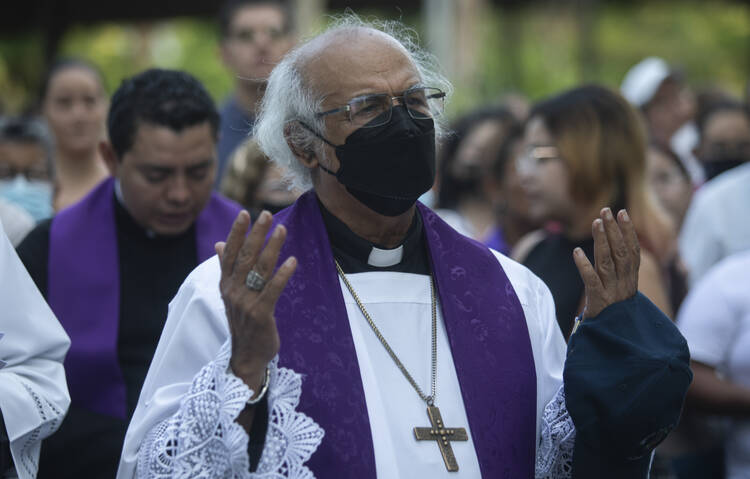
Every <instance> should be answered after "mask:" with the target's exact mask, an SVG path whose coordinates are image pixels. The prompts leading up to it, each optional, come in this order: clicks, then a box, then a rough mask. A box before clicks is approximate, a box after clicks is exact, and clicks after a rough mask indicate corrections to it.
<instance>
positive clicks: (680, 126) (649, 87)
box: [620, 57, 704, 185]
mask: <svg viewBox="0 0 750 479" xmlns="http://www.w3.org/2000/svg"><path fill="white" fill-rule="evenodd" d="M620 91H621V92H622V95H623V96H624V97H625V98H626V99H627V100H628V101H629V102H630V103H631V104H632V105H634V106H635V107H637V108H639V109H640V110H641V112H642V113H643V116H644V118H645V120H646V125H647V128H648V134H649V136H650V138H651V141H653V142H656V143H658V144H660V145H662V146H663V147H664V148H669V149H671V150H672V151H674V152H675V153H677V155H678V156H679V157H680V160H681V161H682V162H683V164H684V165H685V168H686V169H687V170H688V172H689V173H690V177H691V179H692V181H693V183H694V184H696V185H700V184H701V183H703V181H704V178H703V171H702V169H701V168H700V165H699V164H698V162H697V160H696V158H695V157H694V156H693V149H694V148H695V146H696V144H697V141H698V140H697V137H698V134H697V132H696V128H695V124H694V123H693V119H694V117H695V112H696V100H695V95H694V94H693V91H692V90H691V89H690V88H689V86H688V84H687V82H686V81H685V78H684V75H683V74H682V73H681V72H679V71H677V70H675V69H674V68H672V67H671V66H670V65H669V64H667V62H666V61H664V60H663V59H661V58H658V57H648V58H645V59H644V60H642V61H640V62H639V63H637V64H636V65H634V66H633V67H632V68H631V69H630V70H628V72H627V73H626V74H625V77H624V78H623V81H622V85H621V86H620Z"/></svg>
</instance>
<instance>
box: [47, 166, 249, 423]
mask: <svg viewBox="0 0 750 479" xmlns="http://www.w3.org/2000/svg"><path fill="white" fill-rule="evenodd" d="M114 201H115V197H114V180H113V179H111V178H109V179H107V180H104V181H103V182H102V183H100V184H99V186H97V187H96V188H94V190H92V191H91V193H89V194H88V195H87V196H86V197H85V198H84V199H83V200H81V201H80V202H78V203H76V204H75V205H73V206H71V207H69V208H67V209H65V210H63V211H61V212H60V213H58V214H57V216H55V217H54V219H53V220H52V227H51V231H50V247H49V279H48V285H47V288H48V300H49V304H50V307H51V308H52V311H54V312H55V315H57V318H58V319H59V320H60V323H62V325H63V327H64V328H65V331H66V332H67V333H68V335H69V336H70V340H71V346H70V350H69V351H68V355H67V356H66V358H65V373H66V375H67V379H68V387H69V389H70V397H71V399H72V401H73V403H77V404H78V405H80V406H83V407H85V408H86V409H89V410H91V411H94V412H97V413H100V414H106V415H109V416H113V417H117V418H120V419H125V416H126V404H125V401H126V396H125V394H126V392H125V383H124V380H123V376H122V371H121V370H120V365H119V362H118V358H117V331H118V326H119V317H120V299H121V298H120V273H119V272H120V267H119V260H118V244H117V232H116V225H115V213H114ZM239 211H240V207H239V206H238V205H236V204H235V203H232V202H230V201H228V200H226V199H224V198H222V197H220V196H217V195H215V194H214V195H212V196H211V199H210V200H209V202H208V204H207V205H206V207H205V208H204V209H203V211H202V212H201V214H200V215H199V216H198V218H197V220H196V223H195V224H196V227H195V231H196V245H197V252H198V258H197V260H198V262H199V263H200V262H202V261H204V260H206V259H208V258H209V257H210V256H212V255H213V254H214V243H215V242H216V241H221V240H224V239H226V237H227V234H229V230H230V229H231V226H232V222H233V221H234V218H235V217H236V215H237V213H239ZM122 247H125V248H127V245H122ZM154 274H159V272H158V271H154ZM129 300H132V301H137V300H138V298H129Z"/></svg>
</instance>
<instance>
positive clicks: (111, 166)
mask: <svg viewBox="0 0 750 479" xmlns="http://www.w3.org/2000/svg"><path fill="white" fill-rule="evenodd" d="M99 154H101V155H102V159H103V160H104V164H105V165H107V170H109V174H110V175H112V176H113V177H117V170H118V168H119V167H120V160H119V159H118V158H117V153H115V150H114V148H112V144H111V143H110V142H108V141H100V142H99Z"/></svg>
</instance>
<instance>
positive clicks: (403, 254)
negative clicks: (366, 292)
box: [318, 200, 430, 274]
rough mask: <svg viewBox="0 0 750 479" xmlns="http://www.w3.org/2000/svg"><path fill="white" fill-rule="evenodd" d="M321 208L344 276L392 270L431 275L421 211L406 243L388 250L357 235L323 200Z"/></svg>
mask: <svg viewBox="0 0 750 479" xmlns="http://www.w3.org/2000/svg"><path fill="white" fill-rule="evenodd" d="M318 205H319V206H320V212H321V214H322V215H323V223H324V224H325V228H326V231H327V232H328V238H329V239H330V241H331V247H332V249H333V257H334V258H336V261H338V262H339V264H340V265H341V269H343V270H344V273H347V274H353V273H364V272H368V271H391V272H397V273H416V274H430V266H429V260H428V257H427V247H426V245H425V240H424V235H423V230H424V228H422V217H421V216H420V215H419V211H417V212H416V213H415V214H414V219H413V220H412V223H411V226H409V230H408V231H407V233H406V237H405V238H404V241H403V243H401V244H400V245H399V246H397V247H396V248H385V247H383V246H381V245H376V244H373V243H370V242H369V241H367V240H366V239H363V238H360V237H359V236H357V234H356V233H354V232H353V231H352V230H351V229H349V227H348V226H346V224H344V222H343V221H341V220H340V219H338V218H336V217H335V216H333V214H332V213H331V212H330V211H328V210H327V209H326V207H325V206H323V203H321V201H320V200H318Z"/></svg>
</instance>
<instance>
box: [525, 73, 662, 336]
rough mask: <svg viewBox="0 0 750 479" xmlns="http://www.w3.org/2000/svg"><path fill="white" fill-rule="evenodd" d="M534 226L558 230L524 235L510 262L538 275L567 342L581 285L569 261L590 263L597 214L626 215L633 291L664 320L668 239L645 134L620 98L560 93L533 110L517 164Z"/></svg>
mask: <svg viewBox="0 0 750 479" xmlns="http://www.w3.org/2000/svg"><path fill="white" fill-rule="evenodd" d="M518 170H519V174H520V175H521V182H522V184H523V185H524V189H525V191H526V194H527V198H528V201H529V215H530V216H531V218H532V219H533V220H535V221H539V222H543V223H550V222H554V223H555V224H557V225H558V226H559V231H556V232H554V233H553V232H550V231H542V232H535V233H530V235H529V236H527V237H526V238H524V239H523V240H521V241H520V242H519V245H518V246H517V248H516V250H515V252H514V256H515V257H516V259H517V260H519V261H520V262H522V263H523V264H524V265H526V266H527V267H528V268H529V269H531V271H533V272H534V273H535V274H536V275H537V276H539V277H540V278H541V279H542V280H543V281H544V282H545V283H546V284H547V286H548V287H549V288H550V290H551V292H552V295H553V297H554V298H555V308H556V310H557V311H556V313H557V320H558V323H559V324H560V329H561V330H562V332H563V335H564V336H565V338H566V339H567V338H568V337H569V336H570V334H571V331H572V328H573V321H574V318H575V316H576V315H578V314H579V313H581V310H582V308H583V283H582V281H581V279H580V277H579V276H578V271H577V269H576V266H575V263H574V262H573V250H574V249H575V248H576V247H580V248H582V249H583V251H584V252H585V253H586V255H587V256H588V257H589V259H590V260H592V261H593V245H594V242H593V239H592V232H591V222H592V221H593V220H594V219H595V218H596V217H598V216H599V212H600V210H602V208H604V207H609V208H610V209H611V211H612V214H617V212H618V211H619V210H620V209H623V208H626V209H627V211H628V214H629V216H630V218H631V219H632V221H633V223H634V225H635V227H636V230H637V231H638V234H639V239H640V243H641V265H640V272H639V290H640V291H641V292H643V294H645V295H646V296H648V297H649V298H650V299H651V300H652V301H653V302H654V303H655V304H656V305H657V306H658V307H659V308H660V309H661V310H662V311H664V312H665V314H667V316H670V317H672V314H673V310H672V307H671V305H670V302H669V299H668V295H667V292H666V287H665V280H664V278H663V275H662V268H663V267H664V266H666V265H667V264H669V263H670V262H671V261H673V260H674V259H675V256H676V233H675V231H674V227H673V225H672V223H671V222H670V219H669V217H668V216H667V215H666V214H665V213H663V212H662V210H661V209H660V208H659V207H658V206H657V204H656V202H655V200H654V199H653V198H652V194H651V193H650V190H649V189H648V188H647V184H646V179H645V174H646V134H645V131H644V128H643V125H642V124H641V121H640V119H639V117H638V115H637V113H636V112H635V111H634V110H633V109H632V107H631V106H630V105H629V104H628V103H627V101H625V99H623V98H622V97H621V96H620V95H618V94H616V93H614V92H612V91H610V90H608V89H606V88H602V87H599V86H585V87H580V88H576V89H573V90H570V91H567V92H564V93H562V94H560V95H558V96H556V97H553V98H551V99H549V100H546V101H544V102H542V103H539V104H538V105H536V106H535V107H534V108H533V109H532V111H531V114H530V117H529V121H528V122H527V124H526V128H525V132H524V152H523V154H522V155H520V156H519V159H518Z"/></svg>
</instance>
